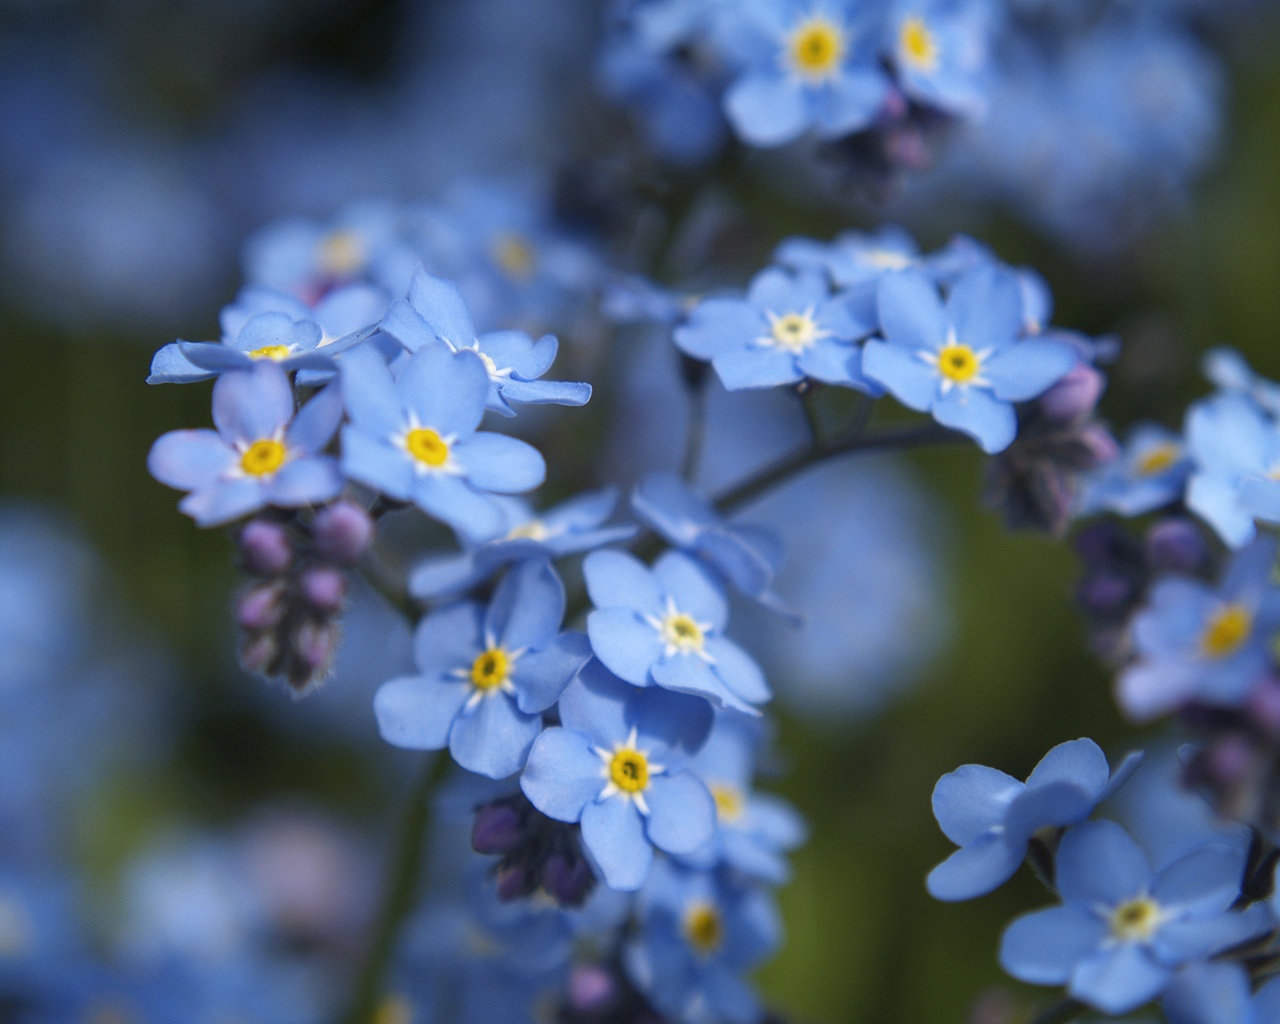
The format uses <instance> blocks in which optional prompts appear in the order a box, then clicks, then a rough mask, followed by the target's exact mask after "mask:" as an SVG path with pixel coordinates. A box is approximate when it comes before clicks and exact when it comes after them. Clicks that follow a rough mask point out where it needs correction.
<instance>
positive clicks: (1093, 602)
mask: <svg viewBox="0 0 1280 1024" xmlns="http://www.w3.org/2000/svg"><path fill="white" fill-rule="evenodd" d="M1132 600H1133V584H1132V583H1131V582H1130V581H1129V580H1127V579H1125V578H1124V577H1122V576H1112V575H1110V574H1108V573H1098V574H1097V575H1094V576H1091V577H1089V578H1088V579H1087V580H1085V581H1084V582H1083V583H1082V584H1081V585H1080V593H1079V601H1080V605H1081V607H1083V608H1084V610H1085V611H1086V612H1088V613H1089V614H1090V615H1099V616H1103V617H1106V616H1110V615H1115V614H1118V613H1122V612H1123V611H1124V610H1125V609H1126V608H1127V607H1128V606H1129V604H1130V603H1131V602H1132Z"/></svg>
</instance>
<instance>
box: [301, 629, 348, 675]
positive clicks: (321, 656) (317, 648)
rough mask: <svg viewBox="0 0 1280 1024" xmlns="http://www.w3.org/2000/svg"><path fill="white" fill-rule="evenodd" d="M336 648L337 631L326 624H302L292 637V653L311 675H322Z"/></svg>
mask: <svg viewBox="0 0 1280 1024" xmlns="http://www.w3.org/2000/svg"><path fill="white" fill-rule="evenodd" d="M337 646H338V634H337V630H336V629H335V628H334V627H333V626H331V625H328V624H324V625H321V624H318V623H314V622H304V623H303V624H302V625H301V626H299V627H298V631H297V632H296V633H295V634H294V637H293V653H294V654H295V655H296V656H297V658H298V660H299V661H300V662H301V663H302V664H303V666H305V667H306V669H307V670H308V671H309V672H311V673H312V674H313V675H323V674H324V671H326V670H327V669H328V666H329V661H330V659H332V658H333V652H334V649H335V648H336V647H337Z"/></svg>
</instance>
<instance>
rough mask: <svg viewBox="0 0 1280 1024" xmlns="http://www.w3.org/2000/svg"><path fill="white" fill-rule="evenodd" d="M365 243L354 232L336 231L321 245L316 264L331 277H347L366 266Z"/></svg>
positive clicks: (326, 237) (325, 238) (327, 236)
mask: <svg viewBox="0 0 1280 1024" xmlns="http://www.w3.org/2000/svg"><path fill="white" fill-rule="evenodd" d="M364 260H365V252H364V243H363V242H362V241H361V239H360V236H359V235H357V234H356V233H355V232H354V231H334V232H332V233H331V234H329V235H326V236H325V237H324V239H323V241H321V243H320V252H319V253H318V255H317V259H316V262H317V263H318V264H319V265H320V270H321V272H322V273H324V274H326V275H327V276H329V277H346V276H348V275H350V274H354V273H355V272H356V271H357V270H359V269H360V268H361V267H362V266H364Z"/></svg>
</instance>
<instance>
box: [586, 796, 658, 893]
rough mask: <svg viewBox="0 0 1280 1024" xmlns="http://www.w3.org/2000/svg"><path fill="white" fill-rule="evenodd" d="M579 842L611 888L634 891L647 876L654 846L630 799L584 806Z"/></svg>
mask: <svg viewBox="0 0 1280 1024" xmlns="http://www.w3.org/2000/svg"><path fill="white" fill-rule="evenodd" d="M582 842H583V845H585V846H586V848H587V849H588V850H589V851H590V852H591V856H592V857H593V858H594V859H595V862H596V863H597V864H598V865H599V866H600V873H601V874H602V875H603V876H604V881H605V884H606V885H607V886H609V888H610V889H617V890H618V891H620V892H633V891H634V890H636V889H639V888H640V886H642V885H644V880H645V879H646V878H648V877H649V868H650V866H651V865H652V864H653V847H652V846H650V845H649V841H648V840H647V839H646V838H645V835H644V824H643V822H642V821H641V818H640V812H639V811H638V810H636V808H635V805H634V804H633V803H632V802H631V801H630V800H626V799H623V798H622V797H620V796H615V797H610V798H609V799H608V800H604V801H602V802H601V803H590V804H587V806H586V808H585V809H584V810H583V812H582Z"/></svg>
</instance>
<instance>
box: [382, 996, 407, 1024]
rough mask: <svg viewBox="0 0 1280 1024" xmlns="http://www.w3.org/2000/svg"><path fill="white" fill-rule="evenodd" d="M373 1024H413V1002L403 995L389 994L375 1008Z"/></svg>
mask: <svg viewBox="0 0 1280 1024" xmlns="http://www.w3.org/2000/svg"><path fill="white" fill-rule="evenodd" d="M373 1024H413V1004H412V1003H410V1002H409V1000H407V999H406V998H405V997H404V996H401V995H390V996H387V997H386V998H385V999H383V1000H382V1002H381V1003H379V1004H378V1008H377V1009H376V1010H374V1012H373Z"/></svg>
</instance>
